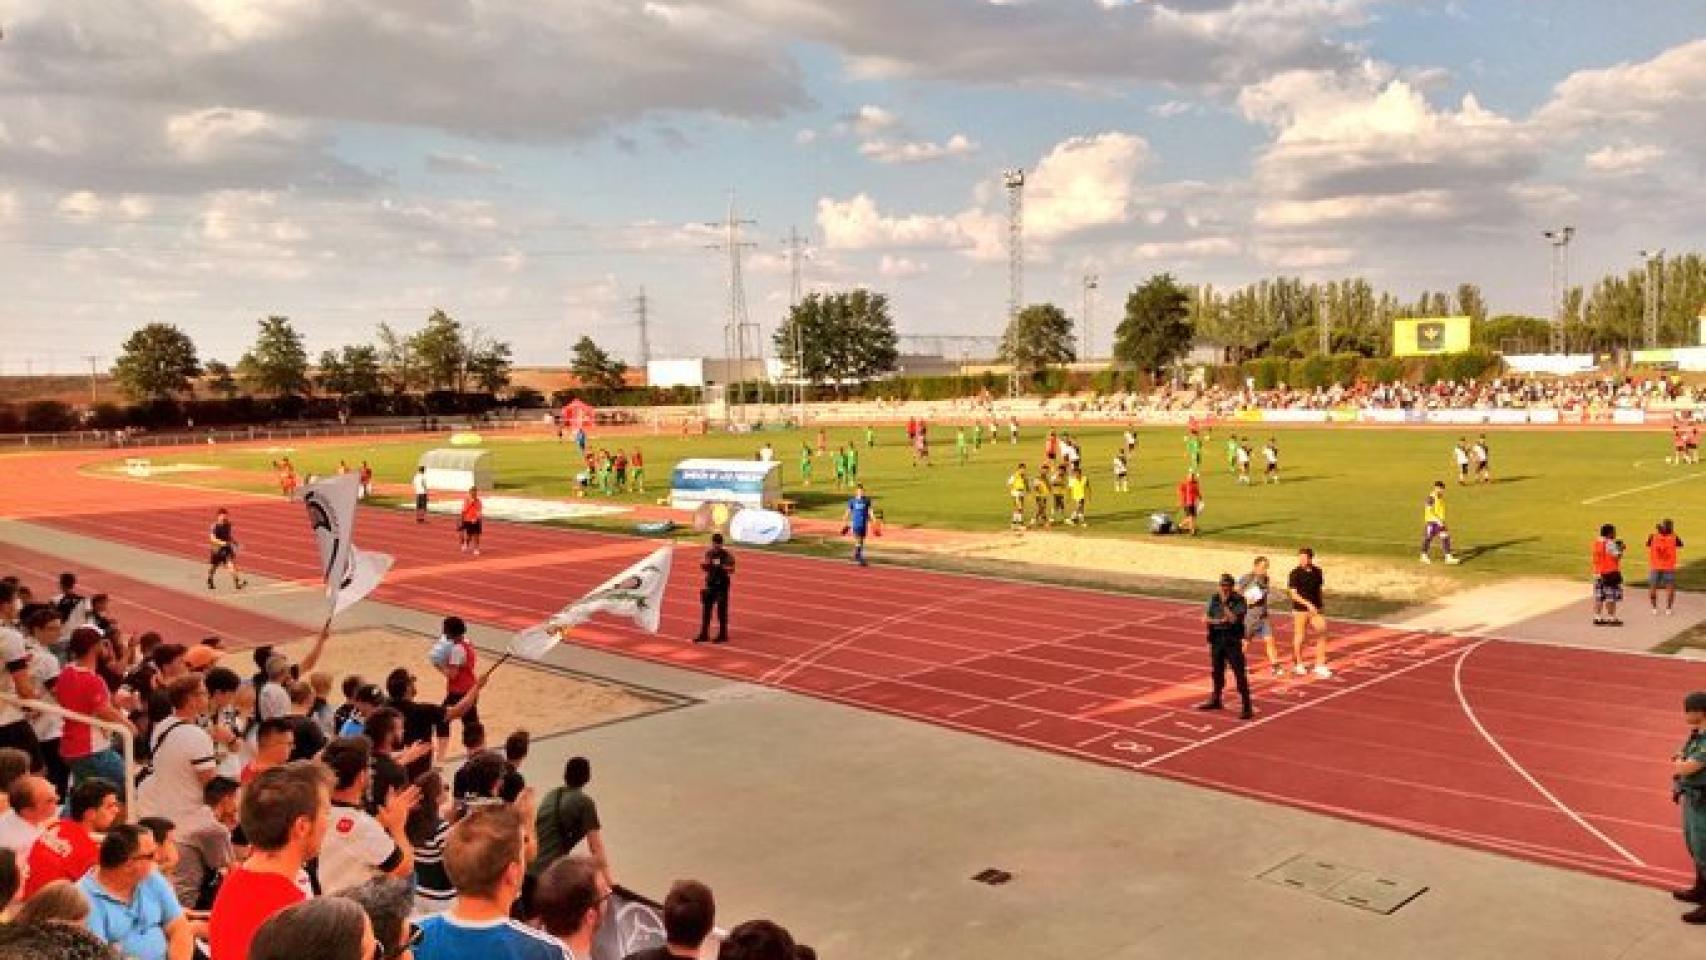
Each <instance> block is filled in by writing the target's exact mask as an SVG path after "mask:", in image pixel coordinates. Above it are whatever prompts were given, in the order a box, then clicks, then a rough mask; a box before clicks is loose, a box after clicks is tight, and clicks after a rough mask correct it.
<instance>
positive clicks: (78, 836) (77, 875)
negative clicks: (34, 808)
mask: <svg viewBox="0 0 1706 960" xmlns="http://www.w3.org/2000/svg"><path fill="white" fill-rule="evenodd" d="M100 859H101V848H100V847H99V846H97V845H96V844H95V839H94V838H93V837H91V836H89V831H87V830H85V829H83V825H82V824H80V823H78V822H77V821H75V820H58V821H55V822H53V823H50V824H48V825H47V829H46V830H43V831H42V832H41V836H39V837H37V838H36V842H35V844H34V845H33V846H31V847H30V858H29V864H30V878H29V882H28V883H26V884H24V897H23V898H24V899H25V900H28V899H29V898H31V897H33V896H35V895H36V891H38V890H40V889H41V888H42V887H45V886H47V885H48V884H50V883H52V882H53V881H55V880H68V881H70V882H72V883H76V882H77V881H79V880H81V879H83V874H85V873H88V872H89V868H90V867H92V866H94V865H95V864H96V862H97V861H99V860H100Z"/></svg>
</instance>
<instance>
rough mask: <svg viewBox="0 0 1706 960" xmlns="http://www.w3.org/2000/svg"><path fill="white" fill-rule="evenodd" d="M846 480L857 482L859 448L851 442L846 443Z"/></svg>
mask: <svg viewBox="0 0 1706 960" xmlns="http://www.w3.org/2000/svg"><path fill="white" fill-rule="evenodd" d="M847 482H848V483H850V484H851V483H858V482H859V448H858V447H855V446H854V445H852V444H851V443H849V444H848V445H847Z"/></svg>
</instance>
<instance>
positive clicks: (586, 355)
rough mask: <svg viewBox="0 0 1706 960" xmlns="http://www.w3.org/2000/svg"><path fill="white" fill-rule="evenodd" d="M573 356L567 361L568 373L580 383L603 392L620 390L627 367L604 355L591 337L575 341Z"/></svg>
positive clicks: (606, 354) (619, 361)
mask: <svg viewBox="0 0 1706 960" xmlns="http://www.w3.org/2000/svg"><path fill="white" fill-rule="evenodd" d="M573 352H574V356H573V357H572V358H571V359H570V360H569V372H570V373H573V374H574V375H575V377H576V379H578V380H580V382H581V383H584V384H586V385H587V386H591V387H598V388H601V389H604V390H612V391H614V390H620V389H622V385H623V382H624V381H623V376H624V374H626V373H627V372H628V365H627V364H626V363H623V362H622V361H621V360H618V359H617V358H615V357H613V356H611V355H610V354H608V353H605V352H604V351H603V350H602V349H600V348H599V346H598V344H596V343H593V342H592V338H591V337H586V336H583V337H581V338H580V339H579V340H576V341H575V345H574V347H573Z"/></svg>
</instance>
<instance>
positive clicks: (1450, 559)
mask: <svg viewBox="0 0 1706 960" xmlns="http://www.w3.org/2000/svg"><path fill="white" fill-rule="evenodd" d="M1462 562H1463V561H1462V560H1459V559H1457V558H1456V557H1454V556H1452V555H1451V554H1449V553H1448V554H1446V555H1445V565H1446V566H1448V567H1455V566H1457V565H1458V564H1460V563H1462Z"/></svg>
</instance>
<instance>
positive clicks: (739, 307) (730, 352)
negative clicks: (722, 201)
mask: <svg viewBox="0 0 1706 960" xmlns="http://www.w3.org/2000/svg"><path fill="white" fill-rule="evenodd" d="M754 223H755V221H752V220H742V219H740V218H739V217H737V216H736V215H735V192H734V191H733V190H730V191H729V212H728V216H727V217H725V218H724V220H723V222H722V223H707V224H706V226H710V227H721V228H722V230H723V240H722V242H720V243H713V244H709V245H708V248H709V249H712V250H723V251H726V252H727V253H728V257H729V304H728V321H727V323H726V324H725V326H724V327H723V338H724V340H723V345H724V354H725V356H726V358H727V362H728V364H729V366H730V367H731V368H732V369H731V370H730V371H729V372H728V373H726V374H725V376H727V377H728V378H729V379H731V380H732V381H733V383H732V384H730V385H732V386H733V387H734V389H735V397H734V401H733V403H730V402H729V400H728V399H727V392H728V391H727V389H726V387H725V390H724V407H725V409H727V410H728V411H729V413H730V419H735V418H737V417H738V419H739V420H740V421H742V422H744V421H745V420H746V389H745V388H746V358H747V335H748V333H749V331H750V332H753V333H754V334H756V326H755V325H754V324H752V323H750V322H749V321H748V319H747V313H746V282H745V279H744V278H743V277H742V275H741V262H740V260H741V250H742V249H744V248H747V247H755V246H757V244H755V243H749V242H747V241H743V240H742V239H741V238H740V231H741V228H742V227H744V226H751V225H753V224H754ZM753 339H754V340H756V339H757V337H756V335H755V336H754V337H753ZM760 350H762V347H760ZM760 356H761V357H762V354H760Z"/></svg>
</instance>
